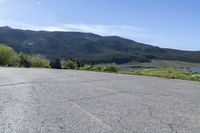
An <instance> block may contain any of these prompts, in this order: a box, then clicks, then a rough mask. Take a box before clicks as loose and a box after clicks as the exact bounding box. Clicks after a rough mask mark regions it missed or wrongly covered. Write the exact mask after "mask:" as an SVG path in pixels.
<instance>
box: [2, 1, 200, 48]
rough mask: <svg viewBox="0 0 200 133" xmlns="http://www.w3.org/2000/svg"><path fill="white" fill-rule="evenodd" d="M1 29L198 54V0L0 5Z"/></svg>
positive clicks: (49, 2) (25, 2)
mask: <svg viewBox="0 0 200 133" xmlns="http://www.w3.org/2000/svg"><path fill="white" fill-rule="evenodd" d="M5 25H8V26H11V27H14V28H21V29H32V30H48V31H81V32H93V33H96V34H100V35H105V36H107V35H118V36H122V37H125V38H129V39H132V40H135V41H139V42H143V43H148V44H152V45H156V46H160V47H165V48H176V49H183V50H200V0H0V26H5Z"/></svg>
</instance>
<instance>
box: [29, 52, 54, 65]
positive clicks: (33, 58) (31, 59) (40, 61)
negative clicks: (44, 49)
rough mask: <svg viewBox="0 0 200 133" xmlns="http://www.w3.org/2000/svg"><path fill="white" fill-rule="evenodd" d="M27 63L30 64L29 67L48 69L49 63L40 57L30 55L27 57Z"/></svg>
mask: <svg viewBox="0 0 200 133" xmlns="http://www.w3.org/2000/svg"><path fill="white" fill-rule="evenodd" d="M27 61H28V62H29V63H30V65H31V67H45V68H48V67H49V63H50V61H49V60H48V59H47V58H46V57H44V56H42V55H31V56H28V58H27Z"/></svg>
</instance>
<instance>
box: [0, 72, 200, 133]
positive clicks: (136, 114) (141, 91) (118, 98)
mask: <svg viewBox="0 0 200 133" xmlns="http://www.w3.org/2000/svg"><path fill="white" fill-rule="evenodd" d="M0 133H200V82H192V81H184V80H173V79H162V78H156V77H145V76H132V75H120V74H111V73H98V72H87V71H78V70H54V69H29V68H27V69H25V68H0Z"/></svg>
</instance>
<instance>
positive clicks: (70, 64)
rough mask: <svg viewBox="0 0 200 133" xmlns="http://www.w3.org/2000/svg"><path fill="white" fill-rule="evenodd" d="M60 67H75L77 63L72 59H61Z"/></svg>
mask: <svg viewBox="0 0 200 133" xmlns="http://www.w3.org/2000/svg"><path fill="white" fill-rule="evenodd" d="M62 68H63V69H76V68H77V63H76V61H73V60H67V61H62Z"/></svg>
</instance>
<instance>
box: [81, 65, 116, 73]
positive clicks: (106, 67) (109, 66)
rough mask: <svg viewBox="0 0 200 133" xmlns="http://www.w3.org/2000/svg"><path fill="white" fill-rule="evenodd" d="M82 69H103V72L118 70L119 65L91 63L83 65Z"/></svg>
mask: <svg viewBox="0 0 200 133" xmlns="http://www.w3.org/2000/svg"><path fill="white" fill-rule="evenodd" d="M80 70H88V71H101V72H117V65H116V64H111V65H106V66H95V65H90V66H84V67H81V68H80Z"/></svg>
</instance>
